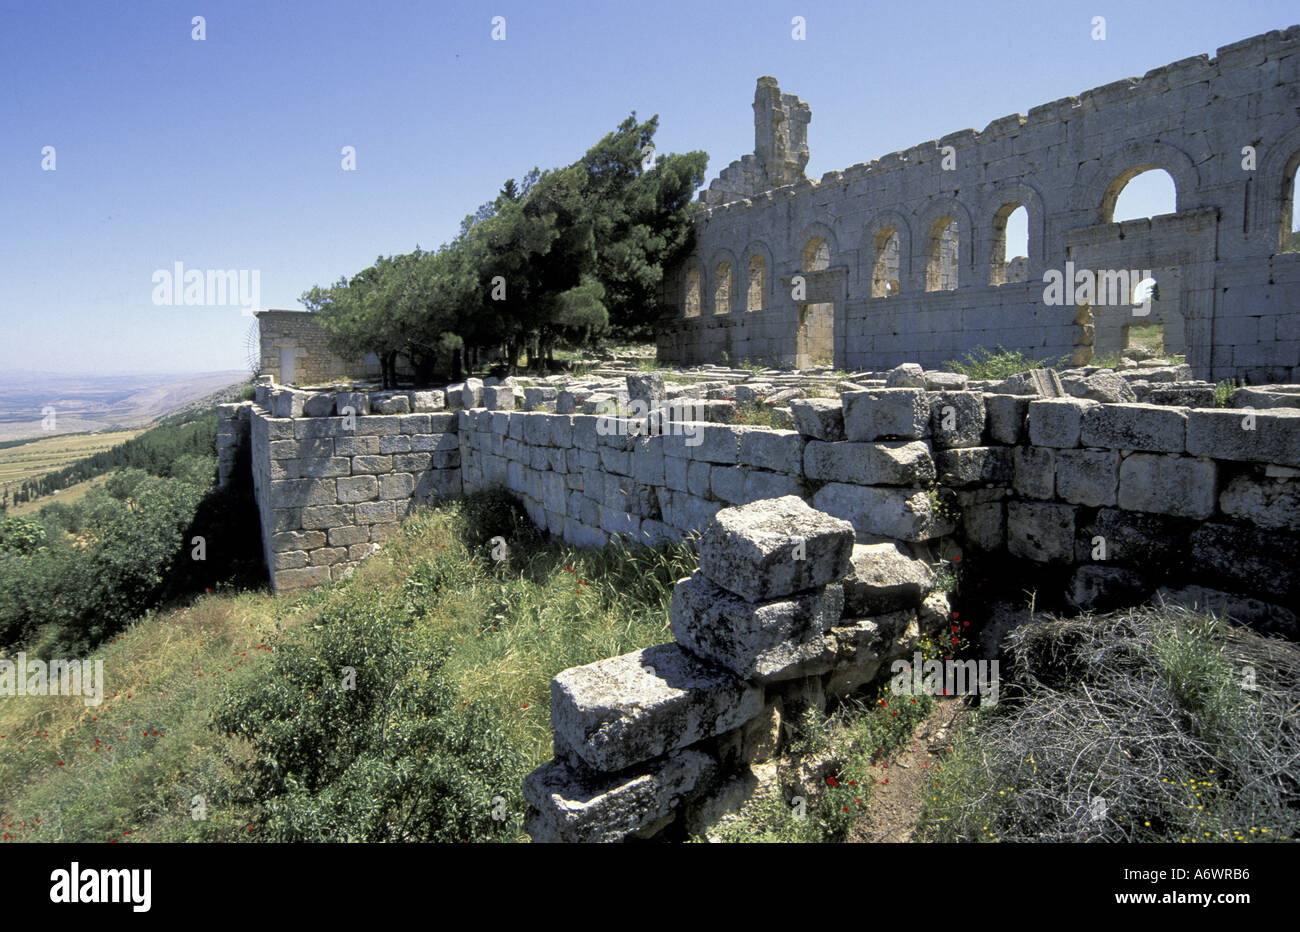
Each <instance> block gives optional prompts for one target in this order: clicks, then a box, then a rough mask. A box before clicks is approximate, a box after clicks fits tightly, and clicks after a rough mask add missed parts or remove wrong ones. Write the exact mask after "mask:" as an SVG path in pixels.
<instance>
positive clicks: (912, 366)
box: [885, 362, 925, 388]
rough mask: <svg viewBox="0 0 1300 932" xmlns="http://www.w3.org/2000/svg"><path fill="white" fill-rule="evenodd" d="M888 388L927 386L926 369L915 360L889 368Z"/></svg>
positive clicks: (886, 382)
mask: <svg viewBox="0 0 1300 932" xmlns="http://www.w3.org/2000/svg"><path fill="white" fill-rule="evenodd" d="M885 387H886V388H925V370H924V369H922V368H921V367H920V366H918V365H917V364H916V363H914V362H905V363H903V364H902V365H900V366H895V367H894V368H892V369H890V370H889V374H888V375H886V376H885Z"/></svg>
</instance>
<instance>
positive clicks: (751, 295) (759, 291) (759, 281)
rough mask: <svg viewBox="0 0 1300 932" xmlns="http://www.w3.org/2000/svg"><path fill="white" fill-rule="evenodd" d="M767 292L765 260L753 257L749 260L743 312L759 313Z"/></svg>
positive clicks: (760, 257)
mask: <svg viewBox="0 0 1300 932" xmlns="http://www.w3.org/2000/svg"><path fill="white" fill-rule="evenodd" d="M766 291H767V260H765V259H764V258H763V257H762V256H754V257H753V258H751V259H750V260H749V287H748V289H747V290H746V292H745V310H746V311H761V310H762V309H763V295H764V294H765V293H766Z"/></svg>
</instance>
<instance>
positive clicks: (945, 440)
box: [926, 391, 984, 450]
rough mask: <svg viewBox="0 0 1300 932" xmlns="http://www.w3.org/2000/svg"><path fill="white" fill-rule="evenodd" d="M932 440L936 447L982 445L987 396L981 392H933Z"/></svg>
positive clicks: (931, 407) (931, 406) (929, 401)
mask: <svg viewBox="0 0 1300 932" xmlns="http://www.w3.org/2000/svg"><path fill="white" fill-rule="evenodd" d="M926 399H927V401H928V403H929V405H930V437H931V438H932V440H931V443H933V445H934V448H935V449H936V450H938V449H950V448H953V447H976V446H979V444H980V442H981V439H982V438H983V436H984V396H983V395H982V394H980V393H979V392H961V391H955V392H932V393H929V394H928V395H927V396H926Z"/></svg>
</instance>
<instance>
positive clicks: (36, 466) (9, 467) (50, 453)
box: [0, 428, 145, 513]
mask: <svg viewBox="0 0 1300 932" xmlns="http://www.w3.org/2000/svg"><path fill="white" fill-rule="evenodd" d="M144 430H145V429H144V428H133V429H129V430H114V431H104V432H101V433H95V434H61V435H59V436H56V437H43V438H41V439H39V440H33V441H31V442H30V443H23V444H19V445H18V446H13V447H4V448H0V497H2V496H3V494H4V492H5V490H8V491H9V492H10V494H12V493H13V492H14V491H15V490H16V489H17V488H18V487H19V486H20V485H22V483H23V482H24V481H25V480H27V479H35V478H37V477H39V476H43V475H45V474H46V473H50V472H54V471H55V470H57V469H62V468H63V467H64V466H68V465H70V464H72V463H75V462H76V461H77V460H79V459H84V458H85V457H87V456H91V455H92V454H95V453H100V452H102V451H104V450H108V449H111V448H112V447H115V446H117V445H118V444H121V443H126V441H128V440H130V439H132V438H133V437H138V436H139V435H140V434H142V433H144ZM90 485H91V483H80V484H79V485H78V486H77V487H75V488H73V489H66V490H64V491H63V492H60V493H59V496H58V497H57V498H56V497H54V496H46V497H42V498H39V499H36V500H35V501H33V502H26V503H24V505H23V506H19V509H18V512H21V511H28V510H35V509H36V508H39V507H40V506H41V505H44V504H46V503H48V502H50V501H55V500H58V501H66V500H67V498H66V496H68V495H72V494H75V495H77V496H78V497H80V495H84V494H85V489H86V488H89V487H90ZM77 489H80V492H78V491H77ZM24 506H25V507H24ZM16 513H17V512H16Z"/></svg>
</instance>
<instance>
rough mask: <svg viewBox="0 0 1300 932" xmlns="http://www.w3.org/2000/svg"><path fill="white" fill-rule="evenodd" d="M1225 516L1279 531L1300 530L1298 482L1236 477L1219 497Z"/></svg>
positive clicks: (1248, 476)
mask: <svg viewBox="0 0 1300 932" xmlns="http://www.w3.org/2000/svg"><path fill="white" fill-rule="evenodd" d="M1219 507H1220V508H1221V509H1222V510H1223V513H1224V514H1226V515H1231V516H1232V517H1234V518H1240V519H1242V520H1245V521H1249V522H1250V523H1251V524H1253V525H1255V526H1257V527H1262V528H1269V529H1272V530H1278V531H1300V482H1298V481H1296V480H1295V479H1269V478H1261V477H1258V476H1253V475H1241V476H1236V477H1235V478H1233V479H1232V481H1231V482H1229V483H1228V485H1227V487H1226V488H1224V490H1223V494H1222V495H1220V496H1219Z"/></svg>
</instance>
